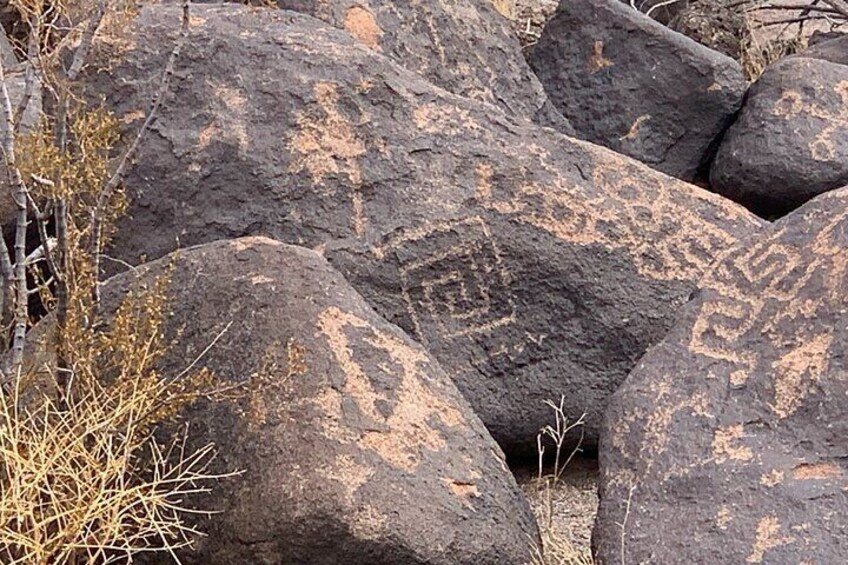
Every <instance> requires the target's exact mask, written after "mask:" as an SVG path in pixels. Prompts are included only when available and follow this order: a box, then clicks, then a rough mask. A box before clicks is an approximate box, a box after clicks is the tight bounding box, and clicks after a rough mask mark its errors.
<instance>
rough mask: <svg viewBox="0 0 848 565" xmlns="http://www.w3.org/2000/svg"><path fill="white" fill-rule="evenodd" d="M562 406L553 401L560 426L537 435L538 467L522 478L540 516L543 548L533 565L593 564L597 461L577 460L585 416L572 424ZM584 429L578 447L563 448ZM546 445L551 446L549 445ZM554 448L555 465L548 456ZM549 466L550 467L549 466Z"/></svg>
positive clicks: (527, 493) (521, 481)
mask: <svg viewBox="0 0 848 565" xmlns="http://www.w3.org/2000/svg"><path fill="white" fill-rule="evenodd" d="M564 401H565V399H564V398H561V399H560V403H559V404H554V403H553V402H550V401H548V402H547V404H548V406H549V407H551V409H552V410H553V411H554V418H555V423H554V425H552V426H546V427H545V428H543V429H542V431H541V432H540V433H539V437H538V452H539V460H538V469H537V472H536V473H535V474H533V475H530V474H526V475H524V476H519V477H518V481H519V483H520V484H521V487H522V490H523V491H524V493H525V495H526V496H527V499H528V500H529V501H530V506H531V507H532V508H533V512H534V513H535V515H536V521H537V522H538V524H539V530H540V533H541V536H542V547H541V548H540V547H536V546H534V547H533V565H593V563H594V561H593V559H592V553H591V548H590V541H591V531H592V524H593V523H594V519H595V514H596V513H597V507H598V496H597V469H596V467H595V463H594V462H593V461H590V460H588V459H583V458H580V457H578V455H579V453H580V452H581V449H580V443H581V441H582V427H583V418H582V417H581V418H580V419H578V420H576V421H574V422H569V421H568V419H567V418H566V416H565V413H564V412H563V403H564ZM578 430H579V431H580V434H581V436H580V439H579V440H578V441H577V446H576V447H575V448H574V449H572V450H570V451H568V452H567V453H566V452H565V451H564V450H563V446H564V445H565V442H566V440H567V439H568V440H569V441H570V438H571V434H572V432H577V431H578ZM546 444H547V445H546ZM549 450H552V451H553V453H551V454H550V455H552V458H550V461H546V459H545V452H546V451H549ZM546 463H548V464H549V465H548V466H546Z"/></svg>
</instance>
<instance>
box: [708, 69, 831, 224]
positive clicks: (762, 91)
mask: <svg viewBox="0 0 848 565" xmlns="http://www.w3.org/2000/svg"><path fill="white" fill-rule="evenodd" d="M710 180H711V183H712V188H713V190H715V191H716V192H718V193H720V194H723V195H725V196H727V197H728V198H731V199H733V200H735V201H737V202H741V203H743V204H745V205H746V206H748V207H749V208H750V209H752V210H754V211H756V212H757V213H759V214H761V215H781V214H785V213H786V212H788V211H789V210H792V209H793V208H796V207H798V206H800V205H801V204H803V203H804V202H806V201H807V200H809V199H811V198H812V197H814V196H815V195H817V194H821V193H822V192H825V191H828V190H832V189H835V188H839V187H841V186H844V185H845V184H848V66H844V65H839V64H836V63H831V62H828V61H826V60H823V59H814V58H810V57H806V56H792V57H787V58H785V59H782V60H781V61H778V62H777V63H775V64H774V65H772V66H770V67H769V68H767V69H766V71H765V73H763V75H762V77H760V79H759V80H758V81H757V83H756V84H755V85H754V86H753V87H752V88H751V91H750V93H749V94H748V97H747V98H746V101H745V105H744V107H743V108H742V111H741V112H740V114H739V118H738V119H737V121H736V123H734V124H733V126H732V127H731V128H730V129H729V130H728V132H727V134H726V135H725V137H724V140H723V141H722V143H721V145H720V147H719V150H718V154H717V155H716V158H715V161H714V162H713V165H712V168H711V171H710Z"/></svg>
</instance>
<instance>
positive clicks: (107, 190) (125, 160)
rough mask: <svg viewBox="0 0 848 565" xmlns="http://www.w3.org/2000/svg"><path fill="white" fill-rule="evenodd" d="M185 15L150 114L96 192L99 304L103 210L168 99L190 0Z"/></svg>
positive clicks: (95, 255)
mask: <svg viewBox="0 0 848 565" xmlns="http://www.w3.org/2000/svg"><path fill="white" fill-rule="evenodd" d="M182 8H183V10H182V11H183V16H182V23H181V25H180V34H179V36H178V38H177V43H176V45H174V49H173V50H172V51H171V54H170V55H169V56H168V61H167V63H166V64H165V70H164V71H163V73H162V80H161V82H160V84H159V90H158V92H157V93H156V96H155V98H154V99H153V103H152V105H151V107H150V111H148V113H147V118H145V120H144V123H143V124H142V125H141V128H139V130H138V133H137V134H136V136H135V139H133V141H132V143H131V144H130V146H129V148H128V149H127V151H126V152H125V153H124V155H123V157H122V158H121V161H120V162H119V163H118V167H117V168H116V169H115V173H114V174H113V175H112V177H111V178H110V179H109V181H108V182H107V183H106V185H105V186H104V187H103V189H102V190H101V191H100V194H99V195H98V196H97V204H96V207H95V210H94V225H93V226H92V241H91V255H92V258H93V260H94V269H95V270H94V272H95V276H96V277H97V279H98V280H97V281H96V282H95V285H94V287H95V288H94V300H95V303H96V304H99V303H100V281H99V273H100V254H101V253H102V251H103V250H102V245H103V241H102V239H103V214H104V212H105V208H106V206H107V205H108V203H109V201H110V200H111V199H112V197H113V196H114V194H115V191H116V190H117V189H118V187H119V186H120V185H121V183H122V182H123V180H124V176H125V175H126V173H127V169H128V167H129V165H130V163H131V162H132V160H133V159H134V158H135V154H136V153H137V152H138V148H139V147H140V146H141V142H142V141H143V140H144V137H145V136H146V135H147V132H148V130H149V129H150V126H151V125H152V124H153V121H154V120H155V119H156V114H157V113H158V111H159V108H161V106H162V103H163V102H164V100H165V96H167V94H168V91H169V90H170V85H171V78H172V77H173V75H174V67H175V65H176V62H177V59H178V58H179V56H180V53H181V52H182V49H183V46H184V45H185V43H186V41H187V40H188V32H189V21H190V14H189V0H183V5H182Z"/></svg>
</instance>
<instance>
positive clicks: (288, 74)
mask: <svg viewBox="0 0 848 565" xmlns="http://www.w3.org/2000/svg"><path fill="white" fill-rule="evenodd" d="M200 8H201V7H199V6H198V7H195V16H194V17H195V19H196V22H197V23H196V24H195V25H194V26H193V27H192V31H191V35H190V37H189V40H188V43H187V44H186V46H185V49H184V51H183V56H182V57H181V59H180V61H179V63H178V65H177V69H176V71H175V73H176V74H175V80H174V83H173V88H172V93H171V95H169V97H168V99H167V101H166V103H165V105H164V107H163V109H162V112H161V114H160V115H159V117H158V119H157V121H156V124H155V125H154V127H153V130H152V132H151V134H150V135H149V136H148V137H147V138H146V140H145V142H144V144H143V145H142V147H141V148H140V152H139V155H138V158H137V160H136V163H137V164H136V165H135V166H134V167H133V168H132V170H131V171H130V172H129V174H128V176H127V178H126V185H127V187H128V189H129V191H130V195H131V196H132V202H131V204H130V210H129V215H128V217H127V218H126V219H125V220H124V221H122V222H121V223H120V226H119V230H118V234H117V236H116V239H115V240H114V243H113V246H112V248H111V250H110V252H109V254H110V255H111V256H112V257H115V258H118V259H121V260H124V261H128V262H131V263H137V262H138V261H139V260H140V258H141V257H142V256H147V257H148V258H149V259H155V258H157V257H161V256H162V255H164V254H166V253H168V252H170V251H171V250H173V249H175V248H176V247H177V246H178V245H183V246H184V245H194V244H198V243H203V242H208V241H212V240H215V239H222V238H232V237H238V236H242V235H251V234H263V235H269V236H272V237H274V238H275V239H279V240H281V241H285V242H288V243H293V244H299V245H303V246H307V247H310V248H314V249H316V250H318V251H319V252H321V253H323V254H325V256H326V257H327V258H328V260H329V261H330V262H331V263H332V264H333V265H334V266H335V267H336V268H338V269H339V270H340V271H341V272H342V274H343V275H344V276H345V277H347V278H348V280H350V281H351V283H352V284H353V286H354V287H355V288H356V289H357V290H358V291H359V292H360V293H361V294H362V295H363V296H364V297H365V298H366V299H367V300H368V301H369V302H370V303H371V304H372V305H373V306H374V308H375V309H376V310H377V311H378V312H379V313H380V314H381V315H383V316H384V317H386V318H387V319H388V320H389V321H391V322H393V323H395V324H397V325H399V326H401V327H402V328H404V329H405V330H406V331H407V332H409V333H410V334H411V335H413V336H414V338H415V339H417V340H418V341H419V342H420V343H422V344H423V345H424V346H425V347H426V348H427V349H428V350H429V351H430V352H431V353H432V354H433V355H434V356H435V357H436V358H437V359H438V360H439V362H440V363H441V364H442V366H443V367H445V369H446V371H447V372H448V373H449V374H450V375H451V377H452V378H453V379H454V380H455V382H456V383H457V386H458V387H459V388H460V390H461V391H462V392H463V394H464V395H465V396H466V398H467V399H468V400H469V402H470V403H471V405H472V406H473V407H474V409H475V410H476V411H477V413H478V415H479V416H480V417H481V419H482V420H483V421H484V423H485V424H486V425H487V427H488V428H489V431H490V432H491V433H492V435H493V436H494V437H495V439H496V440H497V441H498V442H499V443H501V445H502V447H503V448H504V449H505V450H508V451H509V452H517V451H522V450H523V451H534V450H535V448H536V443H535V438H536V433H537V432H538V430H539V428H540V427H541V426H543V425H545V424H547V423H548V421H549V419H550V411H549V408H548V407H547V406H546V405H545V404H544V401H545V400H546V399H559V397H560V395H563V394H565V395H566V399H567V400H566V409H567V414H568V415H569V417H571V418H577V417H579V416H580V415H581V414H582V413H583V412H584V411H586V412H588V413H589V417H588V418H587V427H586V435H587V444H588V445H592V444H594V443H595V442H596V440H597V429H598V424H599V421H600V415H601V414H602V411H603V408H604V405H605V402H606V399H607V397H608V395H609V394H610V393H612V391H614V390H615V388H616V387H617V386H618V384H619V383H620V382H621V380H623V378H624V377H625V376H626V374H627V373H628V372H629V370H630V369H631V368H632V366H633V364H634V363H635V362H636V360H637V359H638V358H639V357H640V356H641V355H642V354H643V353H644V351H645V350H646V349H647V348H648V347H649V346H650V345H651V344H652V343H655V342H656V341H658V340H659V339H661V338H662V336H663V335H664V332H665V330H666V329H667V328H668V327H669V326H670V325H671V323H672V321H673V319H674V316H675V312H676V310H677V308H678V307H679V306H680V305H682V304H683V303H685V301H686V300H687V298H688V296H689V293H690V292H691V290H692V289H693V288H694V285H695V283H696V282H697V280H698V279H699V278H700V277H701V274H702V273H703V272H704V271H705V270H706V268H707V267H708V266H709V264H710V263H711V262H712V261H713V260H714V258H715V257H716V256H717V255H718V254H719V253H720V252H722V251H723V250H724V249H725V248H727V247H729V246H730V245H732V244H733V243H734V242H735V241H736V240H737V238H738V237H739V236H742V235H747V234H749V233H751V232H752V231H755V230H757V229H758V228H759V227H760V226H761V222H760V221H759V220H757V219H755V218H754V217H753V216H752V215H751V214H749V213H748V212H746V211H745V210H744V209H742V208H741V207H739V206H737V205H735V204H733V203H730V202H728V201H726V200H724V199H722V198H720V197H718V196H716V195H714V194H712V193H709V192H707V191H702V190H700V189H698V188H696V187H693V186H691V185H687V184H685V183H682V182H679V181H676V180H674V179H671V178H669V177H666V176H664V175H661V174H659V173H656V172H655V171H652V170H651V169H649V168H647V167H645V166H642V165H640V164H638V163H637V162H635V161H632V160H630V159H627V158H625V157H622V156H620V155H617V154H615V153H613V152H611V151H609V150H606V149H603V148H600V147H598V146H595V145H591V144H589V143H585V142H579V141H575V140H573V139H571V138H568V137H566V136H564V135H561V134H558V133H557V132H555V131H553V130H551V129H548V128H539V127H537V126H535V125H533V124H530V123H529V122H527V121H526V120H519V119H515V118H512V117H510V116H508V115H506V114H504V113H502V112H500V111H498V110H497V109H496V108H494V107H493V106H490V105H487V104H482V103H479V102H475V101H472V100H469V99H467V98H462V97H458V96H455V95H451V94H449V93H447V92H446V91H444V90H442V89H439V88H437V87H434V86H432V85H431V84H429V83H427V82H426V81H424V80H423V79H421V78H420V77H418V76H417V75H415V74H413V73H411V72H409V71H406V70H404V69H402V68H400V67H399V66H398V65H397V64H395V63H393V62H392V61H391V60H390V59H388V58H386V57H383V56H381V55H379V54H376V53H374V52H373V51H372V50H369V49H367V48H365V47H364V46H362V45H360V44H358V43H357V42H355V41H354V40H353V39H352V38H350V36H348V35H347V34H345V33H343V32H341V31H339V30H336V29H333V28H331V27H329V26H326V25H325V24H322V23H321V22H318V21H317V20H314V19H312V18H309V17H306V16H303V15H300V14H294V13H291V12H284V11H276V10H255V11H249V10H246V9H244V8H242V7H238V6H233V5H224V6H217V7H209V6H207V7H205V9H204V10H203V11H201V10H200ZM175 14H176V12H175V11H174V10H173V9H170V8H169V7H163V6H159V7H156V8H147V9H145V10H144V11H143V12H142V15H141V18H140V19H139V21H138V22H137V23H136V24H135V26H134V27H133V28H132V29H131V30H130V31H131V33H128V34H127V39H128V46H123V47H114V46H113V47H112V48H110V47H109V46H108V45H104V44H102V43H98V44H97V45H96V46H95V48H96V49H97V50H98V54H97V57H98V58H99V59H101V60H102V59H105V60H109V61H117V66H113V67H112V68H110V69H109V70H108V72H106V71H104V72H96V71H95V67H92V68H91V69H90V70H89V72H88V74H87V75H86V77H85V80H86V82H87V86H88V89H89V95H90V96H92V97H94V98H99V97H100V96H101V95H103V96H105V101H106V104H107V106H108V107H110V108H112V109H113V110H114V111H115V112H116V113H117V114H118V115H119V116H125V117H128V118H129V119H128V120H127V121H128V124H129V125H128V132H129V133H130V134H132V133H133V132H134V131H135V129H134V128H135V127H137V124H139V123H140V120H141V118H140V116H142V115H143V109H144V108H145V107H146V106H147V104H148V101H149V100H150V96H151V93H152V92H153V91H154V89H155V88H157V86H158V83H157V77H158V76H159V74H160V73H161V69H162V64H163V60H164V58H165V57H166V54H167V50H166V49H163V48H162V46H163V45H170V44H172V42H173V40H174V36H175V34H176V32H177V28H178V25H179V18H178V17H177V18H175ZM116 49H117V50H118V52H117V53H116V52H115V50H116ZM110 53H111V55H110ZM114 77H121V78H120V82H116V80H115V78H114ZM134 118H138V119H136V121H135V122H130V121H129V120H131V119H134ZM109 264H110V265H114V264H115V263H114V262H110V263H109Z"/></svg>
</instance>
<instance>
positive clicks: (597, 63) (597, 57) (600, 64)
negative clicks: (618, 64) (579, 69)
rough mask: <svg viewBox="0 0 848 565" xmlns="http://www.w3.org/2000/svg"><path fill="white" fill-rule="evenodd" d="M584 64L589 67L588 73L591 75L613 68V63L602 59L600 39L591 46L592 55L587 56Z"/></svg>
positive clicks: (602, 48) (602, 45)
mask: <svg viewBox="0 0 848 565" xmlns="http://www.w3.org/2000/svg"><path fill="white" fill-rule="evenodd" d="M586 64H587V65H588V66H589V72H591V73H592V74H595V73H596V72H598V71H601V70H603V69H606V68H607V67H612V66H613V62H612V61H610V60H609V59H607V58H606V57H604V42H603V41H601V40H600V39H598V40H596V41H595V43H593V44H592V54H591V55H589V59H588V61H587V62H586Z"/></svg>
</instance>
